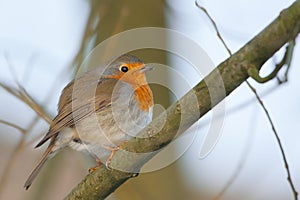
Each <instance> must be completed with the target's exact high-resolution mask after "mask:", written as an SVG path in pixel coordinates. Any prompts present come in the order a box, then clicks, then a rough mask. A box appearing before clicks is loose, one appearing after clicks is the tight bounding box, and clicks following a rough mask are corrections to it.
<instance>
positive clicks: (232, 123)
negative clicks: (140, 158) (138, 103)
mask: <svg viewBox="0 0 300 200" xmlns="http://www.w3.org/2000/svg"><path fill="white" fill-rule="evenodd" d="M198 3H199V4H200V5H201V6H204V7H205V8H206V9H207V10H208V12H209V13H210V14H211V16H212V18H213V19H214V20H215V22H216V23H217V25H218V28H219V30H220V32H221V34H222V35H223V39H224V40H225V41H226V43H227V44H228V46H229V48H230V49H231V50H232V52H235V51H237V50H238V49H239V48H240V47H242V46H243V45H245V44H246V43H247V41H249V40H250V39H251V38H253V37H254V36H255V35H256V34H257V33H259V32H260V31H261V30H262V29H263V28H264V27H266V26H267V25H268V24H269V23H270V22H271V21H272V20H273V19H275V18H276V17H277V16H278V15H279V13H280V11H281V10H283V9H284V8H286V7H288V6H289V5H291V4H292V3H293V1H292V0H287V1H275V2H274V1H271V0H266V1H259V0H252V1H234V0H229V1H226V2H220V1H216V0H211V1H204V0H203V1H198ZM138 27H166V28H171V29H174V30H176V31H179V32H181V33H183V34H185V35H186V36H187V37H188V38H190V39H192V40H193V41H195V42H196V43H197V44H198V45H199V46H201V47H202V48H203V49H204V51H205V52H206V53H207V55H208V56H209V57H210V59H211V61H212V63H213V64H214V65H215V66H217V65H218V64H219V63H220V62H222V61H223V60H225V59H226V58H228V56H229V55H228V53H227V52H226V49H225V48H224V46H222V44H221V41H220V40H219V39H218V37H217V35H216V33H215V31H214V29H213V26H212V24H211V22H210V21H209V19H208V17H207V16H206V15H205V14H204V13H203V12H202V11H201V10H200V9H199V8H197V7H196V6H195V2H194V1H193V0H165V1H163V0H152V1H146V0H140V1H134V0H127V1H126V2H125V1H120V0H114V1H108V0H72V1H71V0H65V1H59V0H52V1H50V0H44V1H38V0H27V1H16V0H10V1H8V0H1V1H0V29H1V31H0V69H1V70H0V83H1V85H0V86H1V87H0V177H1V179H0V199H16V200H19V199H20V200H26V199H49V200H50V199H62V198H63V197H65V196H66V195H67V194H68V193H69V192H70V191H71V189H72V188H73V187H74V186H76V185H77V184H78V183H79V182H80V181H81V180H82V179H83V178H84V176H85V175H86V174H87V169H88V168H89V167H91V166H93V165H95V163H94V161H93V160H92V159H91V158H89V156H86V155H82V154H81V153H78V152H74V151H72V150H68V149H66V150H64V151H63V152H61V153H59V154H58V155H57V156H56V157H54V158H53V159H52V160H51V161H49V162H48V164H47V165H46V166H45V168H44V169H43V170H42V173H41V174H40V175H39V177H38V178H37V180H36V181H35V182H34V183H33V185H32V186H31V188H30V189H29V191H25V190H24V188H23V184H24V182H25V180H26V178H27V176H28V175H29V173H30V172H31V170H32V169H33V167H34V166H35V164H36V163H37V161H38V160H39V159H40V157H41V155H42V151H43V150H44V149H45V147H42V148H40V149H34V148H33V147H34V146H35V145H36V144H37V142H38V140H39V139H41V137H42V136H43V135H44V134H45V133H46V132H47V130H48V127H49V125H48V123H47V122H46V121H45V120H44V119H42V118H40V117H38V115H37V114H36V112H34V111H33V110H32V109H31V108H30V107H29V106H28V105H27V104H26V103H24V102H23V101H22V99H23V100H24V99H25V101H26V94H27V93H28V94H29V95H30V96H31V97H32V99H33V100H34V101H35V102H36V103H37V104H38V105H40V106H41V108H42V109H43V110H44V111H45V113H46V115H48V116H49V117H50V118H53V117H54V116H55V115H56V108H57V106H56V105H57V102H58V99H59V96H60V92H61V90H62V89H63V87H64V86H65V85H66V84H67V83H68V82H69V81H70V80H71V79H72V77H74V75H75V74H76V72H77V71H78V69H79V66H80V65H81V63H82V62H83V60H84V58H85V57H86V56H87V55H89V52H90V51H91V50H92V49H93V48H94V47H95V45H96V44H98V43H100V42H102V41H103V40H105V39H107V38H109V37H110V36H112V35H115V34H117V33H120V32H122V31H125V30H130V29H132V28H138ZM166 37H167V36H166ZM146 39H147V38H145V40H146ZM298 41H299V39H298ZM132 42H134V39H133V40H132ZM296 44H297V41H296ZM166 45H167V46H168V45H178V44H177V43H176V41H175V40H172V39H171V40H168V42H166ZM180 45H182V44H180ZM182 48H184V47H182ZM185 48H186V47H185ZM284 49H285V48H283V49H281V50H280V51H279V52H278V53H277V54H276V55H275V56H274V57H273V58H271V59H270V60H269V61H268V62H267V63H266V64H265V65H264V67H263V69H262V74H268V73H269V72H270V71H271V70H272V69H273V68H274V66H275V64H276V63H277V62H279V61H280V59H281V57H282V55H283V53H284ZM299 51H300V49H299V46H296V48H295V52H294V58H293V61H292V65H291V69H290V71H289V76H288V78H289V79H288V82H287V83H284V84H280V85H279V84H278V82H277V81H276V79H274V80H272V81H270V82H268V83H266V84H257V83H255V82H254V81H251V83H252V84H253V85H254V86H255V88H256V89H257V91H258V93H259V94H260V95H261V97H262V99H263V101H264V103H265V104H266V107H267V108H268V111H269V112H270V114H271V117H272V118H273V121H274V123H275V126H276V128H277V130H278V132H279V135H280V138H281V141H282V143H283V147H284V150H285V153H286V155H287V160H288V162H289V166H290V170H291V174H292V179H293V181H294V183H295V186H296V189H298V190H299V189H300V178H299V177H300V161H299V152H300V146H299V141H300V136H299V134H298V131H297V130H299V128H300V127H299V126H300V123H299V122H300V115H299V113H300V106H298V103H299V102H300V93H299V92H298V91H299V88H298V87H299V84H300V79H299V77H298V74H299V73H300V69H299V67H297V66H298V65H299V64H300V59H299V56H298V55H299ZM133 53H134V54H135V55H138V56H139V57H140V58H141V59H142V60H143V61H145V62H146V63H148V62H151V63H161V64H165V65H169V66H171V67H174V68H175V69H176V70H177V71H179V72H180V73H182V75H183V76H184V77H185V79H186V80H188V82H189V84H190V85H191V86H193V85H195V84H196V83H197V82H199V81H200V80H201V78H202V77H203V75H205V74H202V76H201V75H197V74H195V73H194V71H193V70H194V68H193V66H190V65H189V64H188V63H187V62H184V61H182V60H181V61H180V60H178V58H177V59H176V58H174V56H172V55H170V53H169V52H163V51H161V50H157V49H144V50H137V51H135V52H133ZM212 63H204V64H203V67H204V68H205V67H206V66H208V65H210V68H209V69H211V68H212V66H211V65H212ZM151 76H153V77H156V78H158V79H164V80H166V81H167V82H168V83H169V84H170V87H171V89H170V88H165V87H162V86H159V85H155V84H153V85H151V87H152V89H153V91H154V96H155V103H156V104H161V105H162V106H163V107H164V108H167V107H168V105H170V103H172V102H174V94H173V93H172V91H171V90H180V89H181V88H180V87H181V86H180V84H178V81H176V77H174V76H172V74H168V73H167V72H164V73H158V70H157V71H156V70H154V71H153V72H151ZM279 76H283V73H280V74H279ZM16 96H18V97H16ZM27 99H28V98H27ZM33 100H32V101H33ZM27 103H28V102H27ZM225 104H226V117H225V120H224V123H223V126H222V129H221V130H220V131H221V133H222V134H221V137H220V138H219V141H218V143H217V145H216V146H215V148H214V149H213V151H212V152H211V153H210V154H209V155H208V156H207V157H205V158H204V159H200V149H201V145H202V143H203V140H204V138H205V136H206V133H207V131H208V129H209V125H210V124H211V120H210V119H211V116H210V115H211V114H208V115H206V116H205V117H204V118H203V119H201V120H200V121H199V123H198V124H197V128H191V129H190V130H189V131H187V132H186V134H184V136H183V137H182V138H183V140H182V142H177V143H176V144H174V145H172V146H171V147H169V148H168V150H167V152H165V153H164V154H163V156H165V157H163V156H161V157H162V158H161V159H164V158H166V157H167V158H168V159H171V160H172V159H173V160H174V162H171V163H170V164H169V165H166V166H165V167H163V168H162V169H159V170H156V171H153V172H149V173H143V174H141V175H140V176H138V177H137V178H134V179H132V180H129V181H128V182H126V183H125V184H123V185H122V186H121V187H120V188H119V189H118V190H117V191H116V192H114V193H113V194H112V195H110V196H109V197H108V199H110V200H113V199H116V200H117V199H120V200H125V199H131V200H134V199H191V200H194V199H195V200H196V199H205V200H206V199H207V200H210V199H231V200H232V199H247V200H252V199H253V200H254V199H255V200H256V199H274V200H276V199H278V200H281V199H293V196H292V192H291V189H290V187H289V184H288V182H287V181H286V177H287V174H286V170H285V167H284V164H283V160H282V155H281V154H280V149H279V147H278V144H277V142H276V140H275V136H274V134H273V132H272V130H271V126H270V124H269V122H268V121H267V118H266V116H265V114H264V113H263V112H262V109H261V107H260V106H259V104H258V103H257V101H256V99H255V97H254V95H253V93H252V92H251V91H250V89H249V88H248V87H247V85H245V84H242V85H241V86H240V87H239V88H238V89H236V90H235V91H234V92H233V93H232V94H231V95H230V96H229V97H227V98H226V100H225ZM184 138H188V139H187V140H185V139H184ZM186 141H188V142H186ZM157 162H159V159H158V160H157Z"/></svg>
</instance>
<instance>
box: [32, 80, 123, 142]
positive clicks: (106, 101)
mask: <svg viewBox="0 0 300 200" xmlns="http://www.w3.org/2000/svg"><path fill="white" fill-rule="evenodd" d="M116 82H117V81H116V80H115V79H101V80H100V81H98V80H97V81H96V82H94V81H93V82H92V83H89V80H85V79H84V78H83V79H82V78H79V79H77V81H76V82H75V84H74V81H72V82H70V83H69V84H68V85H67V86H66V87H65V88H64V90H63V91H62V94H61V97H60V100H59V106H58V114H57V116H56V117H55V118H54V119H53V122H52V123H51V125H50V129H49V131H48V133H47V134H46V135H45V137H44V138H43V139H42V140H41V141H40V142H39V143H38V144H37V145H36V147H39V146H41V145H42V144H44V143H45V142H46V141H47V140H48V139H50V138H52V137H56V136H57V134H58V133H59V132H60V131H61V130H62V129H63V128H64V127H72V126H74V125H75V123H77V122H78V121H80V120H82V119H84V118H86V117H88V116H89V115H91V114H92V113H94V112H95V111H98V110H101V109H107V108H109V107H110V106H111V95H112V91H113V89H114V86H115V84H116ZM93 88H94V89H93Z"/></svg>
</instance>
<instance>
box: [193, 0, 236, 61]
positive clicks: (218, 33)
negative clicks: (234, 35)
mask: <svg viewBox="0 0 300 200" xmlns="http://www.w3.org/2000/svg"><path fill="white" fill-rule="evenodd" d="M195 5H196V6H197V7H198V8H199V9H201V10H202V11H203V12H204V13H205V14H206V16H207V17H208V18H209V20H210V21H211V23H212V25H213V26H214V29H215V31H216V32H217V36H218V38H219V39H220V40H221V42H222V44H223V46H224V47H225V48H226V50H227V51H228V53H229V54H230V56H231V55H232V53H231V51H230V49H229V48H228V46H227V45H226V43H225V41H224V40H223V38H222V36H221V34H220V32H219V29H218V27H217V24H216V23H215V21H214V20H213V18H212V17H211V16H210V15H209V13H208V11H207V10H206V9H205V8H204V7H203V6H200V5H199V4H198V2H197V1H195Z"/></svg>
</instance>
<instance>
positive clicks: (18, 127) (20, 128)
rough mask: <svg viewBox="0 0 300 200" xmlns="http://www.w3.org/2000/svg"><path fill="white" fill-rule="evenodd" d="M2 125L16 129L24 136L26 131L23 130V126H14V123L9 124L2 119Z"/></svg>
mask: <svg viewBox="0 0 300 200" xmlns="http://www.w3.org/2000/svg"><path fill="white" fill-rule="evenodd" d="M0 124H4V125H6V126H10V127H12V128H15V129H17V130H18V131H20V132H21V133H22V134H24V132H25V131H26V130H25V129H24V128H22V127H21V126H19V125H17V124H14V123H11V122H8V121H5V120H2V119H0Z"/></svg>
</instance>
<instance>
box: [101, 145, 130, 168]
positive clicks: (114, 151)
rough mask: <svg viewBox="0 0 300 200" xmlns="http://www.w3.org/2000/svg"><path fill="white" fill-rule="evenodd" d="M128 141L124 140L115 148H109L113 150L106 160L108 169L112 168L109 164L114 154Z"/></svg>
mask: <svg viewBox="0 0 300 200" xmlns="http://www.w3.org/2000/svg"><path fill="white" fill-rule="evenodd" d="M126 143H127V141H124V142H122V143H121V144H120V145H119V146H116V147H114V148H110V149H109V150H110V151H111V153H110V155H109V157H108V158H107V160H106V162H105V166H106V168H107V169H110V167H109V164H110V162H111V160H112V158H113V156H114V155H115V153H116V152H117V151H118V150H119V149H121V148H122V147H123V146H124V145H125V144H126Z"/></svg>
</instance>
